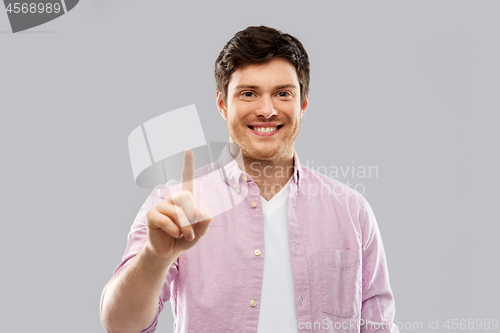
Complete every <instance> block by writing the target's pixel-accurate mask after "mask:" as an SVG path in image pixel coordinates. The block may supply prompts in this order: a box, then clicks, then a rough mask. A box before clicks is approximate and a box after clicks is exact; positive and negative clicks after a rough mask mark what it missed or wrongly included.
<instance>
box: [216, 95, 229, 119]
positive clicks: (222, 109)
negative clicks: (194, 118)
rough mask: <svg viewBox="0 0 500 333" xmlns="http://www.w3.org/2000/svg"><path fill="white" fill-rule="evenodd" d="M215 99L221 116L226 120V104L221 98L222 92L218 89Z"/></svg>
mask: <svg viewBox="0 0 500 333" xmlns="http://www.w3.org/2000/svg"><path fill="white" fill-rule="evenodd" d="M215 100H216V103H217V108H218V109H219V112H220V114H221V116H222V118H224V120H226V121H227V109H226V105H225V104H224V101H223V100H222V94H221V93H220V92H219V91H217V94H216V95H215Z"/></svg>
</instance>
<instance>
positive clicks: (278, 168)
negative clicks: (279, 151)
mask: <svg viewBox="0 0 500 333" xmlns="http://www.w3.org/2000/svg"><path fill="white" fill-rule="evenodd" d="M236 150H238V149H237V148H236ZM236 150H234V151H232V154H233V157H234V158H235V160H236V161H237V162H238V165H239V167H240V169H241V170H244V171H245V172H246V173H248V175H249V176H250V177H252V179H253V180H254V181H255V183H256V184H257V186H258V187H259V190H260V195H261V196H262V197H263V198H264V199H266V200H267V201H269V200H271V199H272V198H273V197H274V196H275V195H276V194H277V193H278V192H279V191H281V189H282V188H283V187H284V186H285V185H286V183H287V182H288V180H289V179H290V177H292V176H293V172H294V160H293V154H294V153H293V149H292V151H291V152H289V153H288V154H286V155H285V156H283V157H277V158H273V159H258V158H255V157H252V156H249V155H248V154H246V153H245V152H244V151H241V152H236ZM236 154H237V155H236ZM235 155H236V157H235Z"/></svg>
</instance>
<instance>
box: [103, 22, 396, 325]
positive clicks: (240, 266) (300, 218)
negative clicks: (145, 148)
mask: <svg viewBox="0 0 500 333" xmlns="http://www.w3.org/2000/svg"><path fill="white" fill-rule="evenodd" d="M215 77H216V82H217V95H216V99H217V107H218V109H219V112H220V113H221V115H222V117H224V119H225V120H226V122H227V129H228V132H229V136H230V141H231V143H230V144H229V145H228V146H227V147H226V148H225V149H224V150H223V152H222V154H221V156H220V158H219V160H218V161H217V162H216V163H214V164H213V165H211V168H212V170H214V172H211V173H207V174H205V176H203V177H199V178H194V170H193V169H194V167H193V165H194V164H193V158H194V157H193V154H192V151H190V150H188V151H186V154H185V158H184V169H183V174H182V178H183V179H182V187H181V191H174V190H173V188H172V187H171V186H170V187H169V186H167V187H166V188H165V189H164V190H161V191H153V193H152V194H151V195H150V197H149V198H148V199H147V200H146V203H145V204H144V205H143V207H142V208H141V210H140V211H139V214H138V215H137V217H136V220H135V222H134V224H133V226H132V230H131V232H130V234H129V241H128V246H127V249H126V252H125V255H124V258H123V261H122V263H121V264H120V265H119V266H118V268H117V269H116V270H115V275H114V276H113V278H112V279H111V280H110V281H109V282H108V284H107V285H106V287H105V289H104V291H103V298H102V304H101V306H102V308H101V318H102V322H103V325H104V327H105V328H106V330H107V331H108V332H154V331H155V327H156V323H157V318H158V314H159V312H160V311H161V310H162V308H163V306H164V302H166V301H168V300H171V302H172V307H173V312H174V316H175V324H174V327H175V332H196V333H198V332H259V333H262V332H298V331H300V332H312V331H315V332H334V331H342V332H359V331H360V330H361V332H363V331H366V332H373V331H375V329H376V328H378V330H377V332H397V328H395V327H394V328H393V327H392V325H390V324H391V323H392V320H393V318H394V311H395V310H394V301H393V296H392V292H391V289H390V286H389V277H388V272H387V265H386V260H385V254H384V249H383V245H382V241H381V238H380V234H379V231H378V227H377V223H376V221H375V217H374V215H373V212H372V210H371V208H370V206H369V205H368V203H367V202H366V200H365V199H364V198H363V197H362V196H361V195H360V194H359V193H357V192H355V191H353V190H351V189H350V188H349V187H347V186H345V185H343V184H341V183H340V182H338V181H336V180H333V179H330V178H328V177H326V176H324V175H321V174H319V173H317V172H315V171H312V170H310V169H308V168H306V167H304V166H301V164H300V162H299V159H298V156H297V153H296V152H295V150H294V141H295V138H296V137H297V135H298V133H299V129H300V123H301V118H302V116H303V115H304V112H305V111H306V109H307V106H308V102H309V97H308V91H309V61H308V56H307V53H306V51H305V50H304V48H303V46H302V44H301V43H300V42H299V41H298V40H297V39H296V38H294V37H293V36H290V35H288V34H283V33H281V32H279V31H277V30H275V29H272V28H268V27H263V26H261V27H249V28H247V29H245V30H243V31H240V32H238V33H237V34H236V35H235V36H234V37H233V38H232V39H231V40H230V41H229V42H228V43H227V44H226V46H225V47H224V49H223V50H222V52H221V53H220V55H219V57H218V59H217V61H216V68H215ZM167 185H169V184H167ZM200 207H203V208H200ZM212 212H217V214H215V218H213V220H212V216H213V215H212Z"/></svg>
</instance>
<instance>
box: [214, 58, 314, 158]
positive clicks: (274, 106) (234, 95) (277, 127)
mask: <svg viewBox="0 0 500 333" xmlns="http://www.w3.org/2000/svg"><path fill="white" fill-rule="evenodd" d="M217 106H218V108H219V111H220V113H221V114H222V116H223V117H224V119H225V120H226V121H227V130H228V132H229V136H230V138H231V141H232V142H234V143H236V144H237V145H238V146H239V147H240V149H241V151H242V154H243V156H246V157H250V158H252V159H258V160H279V159H289V158H291V157H292V156H293V142H294V141H295V138H296V137H297V135H298V134H299V129H300V120H301V118H302V115H303V114H304V112H305V110H306V108H307V106H308V97H306V98H305V99H304V101H303V103H302V104H301V103H300V86H299V81H298V78H297V73H296V71H295V68H294V67H293V65H292V64H291V63H290V62H288V61H287V60H284V59H281V58H275V59H273V60H271V61H270V62H268V63H266V64H258V65H247V66H245V67H242V68H240V69H238V70H236V71H235V72H234V73H233V74H232V75H231V78H230V80H229V85H228V89H227V105H226V104H224V101H223V100H222V96H221V94H220V93H217Z"/></svg>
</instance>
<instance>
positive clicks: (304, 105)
mask: <svg viewBox="0 0 500 333" xmlns="http://www.w3.org/2000/svg"><path fill="white" fill-rule="evenodd" d="M308 106H309V93H307V94H306V97H305V98H304V102H302V106H301V107H300V117H301V118H302V116H303V115H304V113H305V112H306V110H307V107H308Z"/></svg>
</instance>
